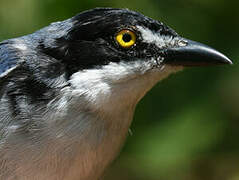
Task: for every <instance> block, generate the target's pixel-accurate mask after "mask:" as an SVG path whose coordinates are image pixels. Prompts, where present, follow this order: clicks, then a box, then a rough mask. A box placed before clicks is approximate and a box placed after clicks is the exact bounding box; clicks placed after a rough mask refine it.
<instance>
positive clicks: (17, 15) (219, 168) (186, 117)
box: [0, 0, 239, 180]
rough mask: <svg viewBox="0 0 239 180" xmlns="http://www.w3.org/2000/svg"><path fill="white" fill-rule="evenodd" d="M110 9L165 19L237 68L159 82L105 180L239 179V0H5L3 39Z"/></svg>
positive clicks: (0, 0)
mask: <svg viewBox="0 0 239 180" xmlns="http://www.w3.org/2000/svg"><path fill="white" fill-rule="evenodd" d="M109 6H110V7H122V8H129V9H132V10H136V11H139V12H141V13H143V14H145V15H147V16H150V17H152V18H155V19H158V20H161V21H163V22H164V23H165V24H167V25H169V26H171V27H172V28H173V29H175V30H176V31H177V32H178V33H179V34H180V35H182V36H185V37H187V38H190V39H193V40H197V41H200V42H203V43H206V44H208V45H210V46H212V47H214V48H216V49H218V50H219V51H221V52H223V53H225V54H226V55H227V56H229V57H230V58H231V59H232V60H233V61H234V65H233V66H229V65H228V66H220V67H219V66H218V67H207V68H192V69H186V70H185V71H184V72H180V73H178V74H176V75H172V76H171V77H170V78H168V79H166V80H164V81H163V82H160V83H159V84H158V85H157V86H155V87H154V88H153V89H152V90H151V91H150V92H149V93H148V94H147V95H146V97H144V99H143V100H142V101H141V102H140V103H139V105H138V107H137V109H136V115H135V118H134V121H133V124H132V127H131V130H132V135H129V137H128V139H127V142H126V145H125V146H124V148H123V150H122V153H121V154H120V156H119V157H118V159H117V160H116V161H115V162H114V163H113V165H112V166H111V168H110V169H109V170H108V171H107V172H106V175H105V178H104V179H105V180H112V179H114V180H122V179H124V180H134V179H139V180H239V141H238V137H239V131H238V127H239V82H238V81H239V67H238V60H239V44H238V42H239V35H238V34H239V20H238V19H239V11H238V7H239V1H236V0H234V1H233V0H107V1H106V0H105V1H104V0H101V1H99V0H98V1H97V0H80V1H79V0H67V1H66V0H0V27H1V28H0V40H4V39H8V38H13V37H17V36H21V35H25V34H29V33H32V32H34V31H35V30H37V29H39V28H41V27H44V26H46V25H48V24H49V23H51V22H53V21H60V20H64V19H66V18H70V17H71V16H73V15H75V14H77V13H79V12H81V11H83V10H86V9H90V8H94V7H109Z"/></svg>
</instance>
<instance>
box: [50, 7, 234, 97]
mask: <svg viewBox="0 0 239 180" xmlns="http://www.w3.org/2000/svg"><path fill="white" fill-rule="evenodd" d="M66 22H67V23H69V22H70V24H71V27H70V28H69V29H68V30H67V33H63V35H62V36H61V37H60V38H58V39H57V40H56V46H54V48H53V49H50V50H49V48H48V49H47V50H48V53H50V54H51V55H52V56H53V57H55V58H57V59H60V60H61V62H63V63H64V64H65V66H66V71H67V74H68V77H69V79H70V82H71V84H72V85H73V86H74V87H76V89H78V90H79V91H81V93H84V94H87V93H88V95H89V96H90V99H91V100H92V101H93V100H95V99H96V97H99V94H107V95H108V94H109V92H111V94H112V89H113V87H117V89H120V90H122V89H123V90H124V89H127V90H125V91H124V93H125V94H131V93H134V94H138V95H137V97H138V98H139V97H141V96H143V94H145V92H146V91H147V90H149V89H150V88H151V87H152V86H153V85H154V84H155V83H156V82H158V81H159V80H161V79H162V78H164V77H166V76H167V75H169V74H170V73H172V72H175V71H178V70H180V69H182V67H184V66H206V65H217V64H231V61H230V60H229V59H228V58H227V57H226V56H224V55H223V54H221V53H219V52H218V51H216V50H214V49H212V48H210V47H208V46H206V45H203V44H200V43H197V42H194V41H191V40H188V39H185V38H183V37H181V36H179V35H178V34H177V33H176V32H175V31H174V30H172V29H171V28H169V27H168V26H166V25H165V24H163V23H161V22H160V21H156V20H153V19H151V18H148V17H146V16H144V15H142V14H140V13H137V12H134V11H130V10H127V9H113V8H96V9H93V10H90V11H85V12H83V13H80V14H78V15H77V16H75V17H73V18H71V19H70V20H67V21H66ZM63 27H64V26H63ZM123 90H122V91H123ZM96 91H97V92H96ZM129 92H131V93H129ZM131 95H132V94H131ZM94 96H96V97H94ZM107 97H108V96H107ZM114 98H116V96H114ZM127 98H128V96H126V99H127ZM104 99H105V96H104Z"/></svg>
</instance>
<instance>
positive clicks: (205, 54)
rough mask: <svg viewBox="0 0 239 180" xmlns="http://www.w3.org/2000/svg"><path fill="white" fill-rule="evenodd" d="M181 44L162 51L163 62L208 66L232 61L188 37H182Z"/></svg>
mask: <svg viewBox="0 0 239 180" xmlns="http://www.w3.org/2000/svg"><path fill="white" fill-rule="evenodd" d="M181 42H183V43H182V44H181V46H179V47H175V48H168V49H166V50H165V51H164V58H165V59H164V62H165V64H170V65H179V66H209V65H220V64H232V61H231V60H230V59H229V58H227V57H226V56H225V55H223V54H222V53H220V52H218V51H216V50H215V49H213V48H211V47H209V46H207V45H204V44H201V43H198V42H195V41H191V40H188V39H183V40H182V41H181Z"/></svg>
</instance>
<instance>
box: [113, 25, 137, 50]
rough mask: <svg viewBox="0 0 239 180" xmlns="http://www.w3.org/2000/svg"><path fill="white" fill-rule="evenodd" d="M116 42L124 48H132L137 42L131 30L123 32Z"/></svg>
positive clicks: (117, 36)
mask: <svg viewBox="0 0 239 180" xmlns="http://www.w3.org/2000/svg"><path fill="white" fill-rule="evenodd" d="M116 41H117V42H118V43H119V45H120V46H122V47H123V48H130V47H131V46H133V45H134V44H135V42H136V34H135V33H134V32H133V31H130V30H128V29H127V30H121V31H120V32H118V34H117V35H116Z"/></svg>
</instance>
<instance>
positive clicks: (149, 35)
mask: <svg viewBox="0 0 239 180" xmlns="http://www.w3.org/2000/svg"><path fill="white" fill-rule="evenodd" d="M137 28H138V30H139V31H140V33H141V36H142V38H143V42H145V43H148V44H155V45H156V46H157V47H159V48H160V49H162V48H164V47H169V46H171V47H172V46H175V45H176V44H177V42H178V38H173V37H172V36H166V35H160V34H156V33H154V32H153V31H151V30H150V29H148V28H146V27H142V26H137Z"/></svg>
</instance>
